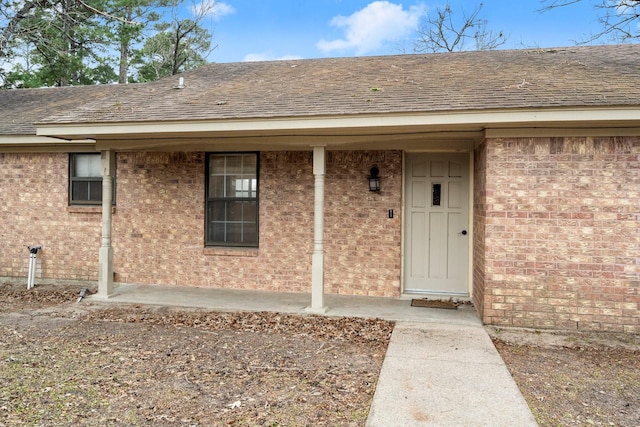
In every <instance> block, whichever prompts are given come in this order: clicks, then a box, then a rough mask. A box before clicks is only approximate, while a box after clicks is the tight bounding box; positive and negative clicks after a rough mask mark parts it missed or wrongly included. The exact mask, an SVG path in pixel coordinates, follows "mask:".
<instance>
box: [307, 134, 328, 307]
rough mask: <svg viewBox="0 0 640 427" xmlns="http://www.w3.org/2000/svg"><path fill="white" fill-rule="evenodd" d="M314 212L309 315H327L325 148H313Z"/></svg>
mask: <svg viewBox="0 0 640 427" xmlns="http://www.w3.org/2000/svg"><path fill="white" fill-rule="evenodd" d="M313 176H314V178H315V186H314V200H315V202H314V211H313V223H314V226H313V255H312V258H311V306H310V307H307V309H306V311H307V312H309V313H326V312H327V309H328V308H327V307H325V305H324V176H325V147H324V146H321V147H313Z"/></svg>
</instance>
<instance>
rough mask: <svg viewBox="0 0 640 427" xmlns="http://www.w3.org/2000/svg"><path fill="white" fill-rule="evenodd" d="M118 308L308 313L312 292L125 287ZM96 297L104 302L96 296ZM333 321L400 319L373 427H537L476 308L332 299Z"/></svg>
mask: <svg viewBox="0 0 640 427" xmlns="http://www.w3.org/2000/svg"><path fill="white" fill-rule="evenodd" d="M116 292H117V295H115V296H113V297H110V298H109V299H107V301H110V302H114V303H139V304H157V305H166V306H184V307H200V308H208V309H212V310H220V311H275V312H281V313H296V314H306V311H305V308H306V307H307V306H308V305H309V304H310V301H311V296H310V294H291V293H271V292H254V291H238V290H220V289H206V288H191V287H169V286H140V285H121V286H119V287H117V288H116ZM88 299H89V300H91V299H93V300H98V297H97V296H96V295H92V296H90V297H88ZM325 303H326V305H327V306H328V307H329V310H328V311H327V313H326V315H327V316H353V317H365V318H370V317H378V318H382V319H387V320H392V321H395V322H397V323H396V327H395V328H394V331H393V334H392V336H391V341H390V343H389V347H388V349H387V354H386V357H385V360H384V363H383V365H382V370H381V372H380V377H379V380H378V385H377V388H376V392H375V395H374V398H373V402H372V406H371V411H370V413H369V418H368V420H367V424H366V425H367V426H370V427H393V426H402V427H408V426H416V427H419V426H492V427H500V426H519V427H526V426H536V425H537V424H536V422H535V419H534V417H533V415H532V414H531V411H530V410H529V408H528V406H527V404H526V402H525V400H524V398H523V397H522V394H521V393H520V391H519V390H518V387H517V386H516V384H515V382H514V381H513V378H512V377H511V375H510V374H509V371H508V370H507V368H506V366H505V364H504V362H503V361H502V359H501V358H500V355H499V354H498V352H497V350H496V349H495V347H494V346H493V343H492V342H491V339H490V338H489V336H488V334H487V333H486V331H485V330H484V328H483V327H482V324H481V322H480V320H479V319H478V316H477V314H476V312H475V310H474V309H473V308H471V307H469V306H464V305H463V306H460V307H459V308H458V309H457V310H444V309H429V308H421V307H411V306H410V300H409V299H390V298H372V297H353V296H341V295H327V296H326V299H325Z"/></svg>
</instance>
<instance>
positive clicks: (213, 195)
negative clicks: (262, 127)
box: [205, 153, 258, 247]
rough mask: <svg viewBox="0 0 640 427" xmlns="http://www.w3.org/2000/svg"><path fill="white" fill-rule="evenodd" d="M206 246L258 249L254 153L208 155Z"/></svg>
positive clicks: (256, 168) (256, 186) (255, 163)
mask: <svg viewBox="0 0 640 427" xmlns="http://www.w3.org/2000/svg"><path fill="white" fill-rule="evenodd" d="M206 204H207V206H206V227H205V228H206V237H205V241H206V244H207V246H250V247H257V246H258V153H209V154H208V155H207V183H206Z"/></svg>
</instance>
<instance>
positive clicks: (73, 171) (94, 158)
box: [69, 153, 115, 205]
mask: <svg viewBox="0 0 640 427" xmlns="http://www.w3.org/2000/svg"><path fill="white" fill-rule="evenodd" d="M101 169H102V166H101V159H100V153H72V154H69V204H71V205H100V204H102V170H101ZM114 178H115V177H114ZM113 188H114V190H115V179H114V186H113ZM113 194H114V197H113V200H114V204H115V191H114V193H113Z"/></svg>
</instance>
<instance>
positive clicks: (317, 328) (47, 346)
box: [0, 287, 393, 426]
mask: <svg viewBox="0 0 640 427" xmlns="http://www.w3.org/2000/svg"><path fill="white" fill-rule="evenodd" d="M36 289H37V290H40V291H41V292H40V293H39V294H38V297H37V299H32V300H31V301H30V304H31V305H28V304H24V303H23V302H22V301H21V300H19V301H17V302H16V300H15V299H14V300H13V305H12V303H7V301H8V300H9V298H8V297H7V295H8V293H3V292H1V291H0V299H1V300H2V301H3V305H2V306H3V310H4V311H5V312H6V314H1V313H0V333H1V334H2V335H3V337H4V339H3V340H2V341H1V342H0V426H3V425H12V426H13V425H17V426H19V425H86V426H92V425H95V426H102V425H111V426H119V425H122V426H124V425H154V426H169V425H185V426H205V425H206V426H224V425H235V426H254V425H317V426H329V425H330V426H333V425H343V426H360V425H363V424H364V420H366V417H367V414H368V411H369V405H370V401H371V398H372V397H373V393H374V391H375V385H376V382H377V378H378V374H379V370H380V367H381V364H382V361H383V357H384V354H385V351H386V346H387V343H388V339H389V337H390V334H391V331H392V328H393V324H391V323H389V322H385V321H381V320H379V319H369V320H362V319H344V318H324V317H315V316H293V315H282V314H277V313H216V312H207V311H205V310H184V309H183V310H178V309H167V308H161V307H146V306H111V305H108V304H104V305H101V304H98V303H95V304H93V303H92V304H87V303H84V304H81V305H78V304H76V303H75V301H76V300H77V295H78V293H77V292H76V290H75V289H69V290H68V292H66V293H65V292H61V293H56V294H55V295H54V296H51V295H50V296H46V295H45V294H44V292H43V291H44V287H42V288H41V289H38V287H36ZM3 290H4V289H3ZM19 292H21V291H16V295H18V294H19ZM25 292H26V289H25ZM54 301H58V302H54ZM79 306H81V307H79ZM16 307H17V309H16ZM43 307H44V308H43Z"/></svg>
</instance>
